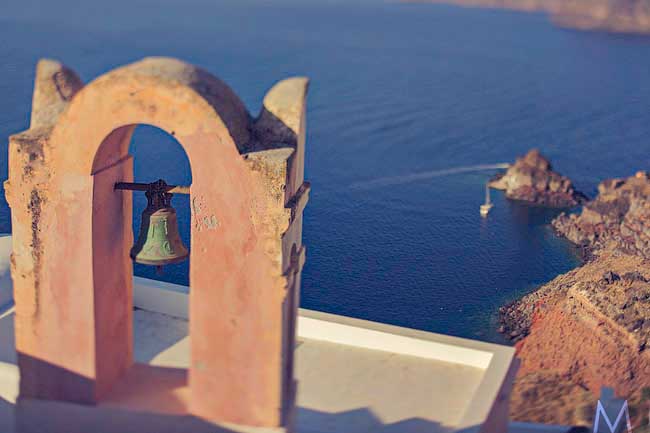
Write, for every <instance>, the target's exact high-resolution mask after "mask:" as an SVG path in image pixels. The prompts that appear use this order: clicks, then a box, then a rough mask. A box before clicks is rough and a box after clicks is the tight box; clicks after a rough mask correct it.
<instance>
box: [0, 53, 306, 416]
mask: <svg viewBox="0 0 650 433" xmlns="http://www.w3.org/2000/svg"><path fill="white" fill-rule="evenodd" d="M52 67H53V66H52V65H51V64H45V65H42V64H39V68H40V69H47V68H52ZM60 69H61V70H63V72H62V73H64V78H65V76H66V75H65V73H68V74H70V73H71V72H70V71H69V70H67V68H63V67H61V68H60ZM52 77H54V75H52ZM41 79H42V81H43V83H45V84H43V86H44V87H42V88H41V89H39V82H40V81H39V80H41ZM57 79H58V80H59V81H61V76H60V74H59V76H58V78H57ZM64 82H66V81H65V80H64ZM67 82H69V83H70V86H69V87H70V89H68V91H67V92H66V94H67V95H68V97H67V98H63V97H61V98H59V100H60V101H62V102H61V103H63V104H65V107H63V108H62V109H56V110H51V111H52V112H53V113H54V114H53V115H52V116H50V117H49V118H48V117H47V116H40V117H39V116H33V117H34V118H38V119H39V125H32V128H31V129H30V130H29V131H26V132H25V133H22V134H19V135H17V136H13V137H12V139H11V146H10V154H11V161H10V166H11V168H10V176H9V177H10V178H9V182H8V183H7V185H6V190H7V197H8V201H9V202H10V204H11V206H12V209H15V208H20V206H16V204H18V202H27V203H26V204H27V206H26V208H25V209H24V210H21V211H19V212H12V222H13V223H14V228H15V229H14V252H15V253H14V255H15V266H14V272H13V273H14V277H15V279H16V286H20V285H21V284H22V285H23V286H24V287H25V288H26V290H24V293H23V295H22V297H21V296H17V299H16V306H17V328H18V331H17V340H16V344H17V348H18V351H19V354H20V355H19V357H20V361H19V364H20V369H21V397H23V398H41V399H43V398H45V399H52V400H63V401H75V402H81V403H86V404H98V403H101V401H102V398H103V397H104V396H106V395H107V394H109V393H110V390H111V389H112V388H113V386H114V385H115V384H116V383H117V382H118V381H119V380H120V379H121V378H122V377H124V375H125V374H126V373H127V372H128V371H129V369H130V368H131V365H132V363H133V360H132V354H131V352H130V344H131V341H132V338H131V334H130V333H131V332H132V330H131V323H132V321H131V320H130V317H131V314H132V313H131V310H132V300H131V299H132V296H131V295H132V293H131V291H132V287H131V286H132V282H131V276H132V267H131V262H130V260H129V259H128V249H129V248H130V247H131V245H132V241H133V234H132V232H131V198H130V195H129V193H124V192H116V191H114V190H113V185H114V184H115V183H116V182H119V181H126V182H128V181H132V180H133V179H132V175H133V171H132V170H133V169H132V159H131V157H130V156H129V155H128V147H129V143H130V138H131V134H132V132H133V129H134V128H135V126H136V125H138V124H148V125H153V126H156V127H158V128H160V129H162V130H163V131H166V132H167V133H169V134H170V135H172V136H174V137H175V138H176V140H177V141H178V142H179V143H180V144H181V146H183V148H184V150H185V152H186V154H187V156H188V159H189V162H190V166H191V169H192V178H193V181H192V185H191V192H190V195H191V197H190V200H191V203H192V236H191V239H192V241H191V246H190V249H191V255H190V287H191V290H190V338H191V366H190V368H189V371H188V386H189V398H188V402H187V406H188V412H189V413H191V414H193V415H198V416H200V417H203V418H205V419H209V420H212V421H215V422H230V423H238V424H245V425H253V426H279V425H282V424H283V423H284V422H285V420H286V414H287V413H288V411H289V410H290V406H292V404H293V395H294V394H295V392H293V391H291V390H292V387H291V386H286V382H287V381H292V377H293V376H292V372H291V371H289V370H290V369H291V366H292V363H291V362H289V361H287V357H289V358H291V357H292V356H293V355H292V353H289V354H287V353H286V352H287V351H292V348H290V347H287V346H286V344H285V343H284V342H285V341H287V340H286V335H285V334H286V333H287V332H293V330H292V329H290V328H291V327H295V320H293V319H292V320H291V321H290V322H289V320H290V318H288V317H286V314H283V305H284V304H285V299H286V297H287V296H292V291H291V288H292V287H295V286H296V284H295V283H294V282H293V279H295V278H294V277H292V281H291V282H290V281H288V278H287V275H288V274H287V272H286V269H285V268H286V266H287V264H290V265H291V266H295V263H293V262H294V261H293V260H291V259H289V257H287V252H286V249H287V248H286V245H293V244H295V243H296V242H297V243H298V245H299V246H300V247H301V245H302V243H301V241H300V239H299V238H300V237H301V232H302V224H301V220H302V216H301V215H302V209H303V208H304V203H305V202H306V198H307V194H306V193H307V192H308V185H306V184H305V185H303V184H302V172H303V161H302V158H303V157H302V155H303V153H304V152H303V151H302V146H304V131H300V130H292V129H291V128H292V127H293V128H294V129H295V128H296V127H295V126H293V125H295V124H296V122H295V118H296V117H298V118H299V119H302V121H298V125H299V126H298V128H303V127H304V96H305V93H306V86H307V82H306V80H304V79H292V80H285V81H283V82H281V83H280V84H279V85H278V86H276V87H274V89H272V90H271V91H270V92H269V95H270V96H269V95H267V97H269V98H270V102H273V100H279V101H280V102H278V104H275V105H274V104H273V103H266V99H265V108H264V112H268V113H271V114H273V116H272V119H271V120H269V119H268V115H265V114H262V115H260V117H259V119H257V120H254V119H252V117H251V116H250V115H249V113H248V111H247V110H246V108H245V107H244V105H243V103H242V102H241V101H240V100H239V98H238V97H237V96H236V95H235V94H234V92H232V90H231V89H230V88H229V87H228V86H226V85H225V84H224V83H223V82H221V81H220V80H218V79H217V78H215V77H213V76H212V75H210V74H209V73H207V72H205V71H203V70H201V69H199V68H197V67H195V66H191V65H188V64H186V63H183V62H180V61H178V60H175V59H168V58H149V59H145V60H143V61H140V62H137V63H134V64H131V65H127V66H125V67H122V68H118V69H115V70H113V71H111V72H108V73H106V74H105V75H102V76H101V77H99V78H97V79H96V80H94V81H93V82H91V83H89V84H88V85H86V86H84V87H81V84H80V80H78V78H77V79H76V80H74V79H70V80H68V81H67ZM287 82H289V84H288V86H287ZM55 84H56V83H55ZM47 85H50V84H49V83H48V81H47V77H45V78H43V77H42V76H41V75H39V74H38V72H37V85H36V89H35V98H34V101H37V99H38V98H37V97H36V96H37V94H39V92H40V94H43V93H44V92H45V91H46V90H47V89H46V87H45V86H47ZM59 88H60V86H56V89H57V91H58V89H59ZM278 88H280V90H279V91H278ZM283 88H288V89H290V92H289V94H287V92H285V91H284V90H282V89H283ZM296 89H297V91H296ZM300 89H302V90H300ZM70 95H72V96H70ZM274 95H275V96H274ZM54 96H56V95H54ZM52 99H53V98H50V99H49V102H50V103H49V104H48V105H49V106H51V105H52V103H51V102H52V101H51V100H52ZM54 99H55V100H56V98H54ZM288 105H289V106H292V105H295V107H294V109H293V110H289V111H286V110H284V111H283V109H286V108H287V106H288ZM277 107H280V108H283V109H278V108H277ZM37 108H38V107H35V109H36V111H37V112H38V110H37ZM33 111H34V109H33ZM43 119H45V120H43ZM262 120H263V122H264V129H263V130H262V129H261V128H260V127H259V126H258V125H260V124H261V122H262ZM48 121H49V124H47V122H48ZM273 122H275V123H273ZM287 125H289V126H287ZM35 126H37V127H35ZM287 128H288V130H289V134H288V136H287V137H289V139H283V138H282V137H280V138H279V137H278V136H277V134H275V131H282V133H283V134H284V135H285V136H286V135H287ZM291 132H292V133H293V135H292V134H291ZM274 134H275V135H274ZM279 140H281V141H279ZM278 141H279V142H278ZM283 143H284V144H283ZM297 149H298V150H299V151H296V150H297ZM296 155H300V156H299V158H298V159H297V158H296ZM297 183H298V184H299V185H301V186H295V187H294V185H296V184H297ZM19 184H20V186H18V185H19ZM203 217H208V219H209V220H210V221H214V220H216V221H218V224H216V225H214V224H211V225H210V226H209V227H208V226H205V225H204V224H202V221H203ZM294 254H295V253H294ZM287 259H289V260H287ZM215 263H217V264H220V265H217V266H215ZM18 291H19V290H18V287H17V292H18ZM288 292H289V295H288V294H287V293H288ZM116 300H117V301H116ZM215 312H219V314H215ZM294 319H295V318H294ZM53 323H57V326H55V327H53V326H52V324H53ZM288 324H289V326H288ZM216 342H218V344H216ZM71 353H74V354H75V355H74V356H70V354H71Z"/></svg>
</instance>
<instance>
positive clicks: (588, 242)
mask: <svg viewBox="0 0 650 433" xmlns="http://www.w3.org/2000/svg"><path fill="white" fill-rule="evenodd" d="M552 224H553V227H554V228H555V230H556V231H557V232H558V233H559V234H560V235H562V236H565V237H566V238H567V239H569V240H570V241H571V242H573V243H575V244H578V245H582V246H583V247H585V248H586V250H587V251H588V252H589V253H591V254H595V255H598V254H599V253H600V251H605V250H612V251H617V252H620V253H625V254H632V255H640V256H642V257H645V258H650V174H648V173H646V172H643V171H640V172H638V173H637V174H636V175H635V176H633V177H630V178H627V179H608V180H605V181H603V182H601V184H600V185H599V186H598V197H596V199H595V200H593V201H591V202H589V203H587V204H586V205H585V206H584V207H583V209H582V213H580V214H570V215H567V214H561V215H560V216H559V217H557V218H556V219H555V220H554V221H553V223H552Z"/></svg>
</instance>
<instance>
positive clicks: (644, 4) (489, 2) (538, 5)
mask: <svg viewBox="0 0 650 433" xmlns="http://www.w3.org/2000/svg"><path fill="white" fill-rule="evenodd" d="M401 1H402V2H403V3H421V4H423V3H432V4H449V5H455V6H461V7H467V8H485V9H506V10H513V11H519V12H528V13H531V12H542V13H545V14H546V15H547V16H548V18H549V20H550V22H551V23H553V24H554V25H555V26H557V27H561V28H567V29H574V30H581V31H601V32H609V33H625V34H640V35H650V2H648V0H596V1H593V2H591V3H588V2H585V1H580V0H572V1H561V0H401Z"/></svg>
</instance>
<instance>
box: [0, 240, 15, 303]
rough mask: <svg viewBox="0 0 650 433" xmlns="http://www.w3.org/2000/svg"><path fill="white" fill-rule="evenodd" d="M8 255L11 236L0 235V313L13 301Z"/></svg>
mask: <svg viewBox="0 0 650 433" xmlns="http://www.w3.org/2000/svg"><path fill="white" fill-rule="evenodd" d="M10 255H11V235H7V234H4V235H0V313H2V312H3V311H4V310H5V309H6V308H7V307H8V306H9V305H10V304H11V303H12V301H13V284H12V281H11V266H10V263H11V262H10Z"/></svg>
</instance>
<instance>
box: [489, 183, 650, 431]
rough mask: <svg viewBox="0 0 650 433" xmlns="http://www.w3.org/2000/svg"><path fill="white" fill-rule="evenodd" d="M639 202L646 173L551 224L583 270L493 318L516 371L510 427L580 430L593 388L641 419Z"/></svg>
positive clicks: (648, 226)
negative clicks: (610, 392) (511, 350)
mask: <svg viewBox="0 0 650 433" xmlns="http://www.w3.org/2000/svg"><path fill="white" fill-rule="evenodd" d="M649 193H650V174H648V173H646V172H638V173H637V174H636V175H635V176H632V177H629V178H626V179H609V180H605V181H603V182H601V183H600V185H599V187H598V196H597V197H596V198H594V199H593V200H591V201H589V202H588V203H586V204H585V205H584V206H583V207H582V209H581V210H580V211H579V212H578V213H573V214H569V215H567V214H565V213H562V214H560V215H559V216H558V217H557V218H555V219H554V220H553V222H552V226H553V229H554V231H555V233H556V234H557V235H558V236H561V237H564V238H566V239H567V240H569V241H571V242H572V243H573V244H575V245H577V246H579V247H581V248H582V250H583V251H584V252H585V253H586V256H585V257H584V259H583V263H582V264H581V265H580V266H578V267H576V268H575V269H574V270H572V271H569V272H567V273H565V274H563V275H560V276H558V277H556V278H554V279H553V280H551V281H549V282H547V283H545V284H543V285H542V286H540V287H539V288H538V289H537V290H535V291H533V292H532V293H529V294H527V295H525V296H523V297H522V298H520V299H518V300H515V301H514V302H511V303H509V304H507V305H504V306H503V307H501V308H500V309H499V315H500V322H501V326H502V329H501V331H503V333H504V334H506V335H507V336H509V337H510V338H511V340H513V341H515V347H516V350H517V354H518V357H519V358H520V360H521V362H522V364H521V369H520V371H519V373H518V376H517V379H516V382H515V387H514V392H513V398H512V406H511V416H512V417H513V419H516V420H520V421H523V420H525V421H534V422H541V421H543V422H553V423H560V424H573V425H581V426H588V425H590V422H591V419H590V416H591V415H593V413H594V412H593V408H594V407H595V406H594V405H595V403H596V401H597V396H598V395H599V393H600V389H601V388H602V387H612V388H613V389H614V390H615V392H616V394H617V395H619V396H621V397H623V398H626V399H627V400H628V401H629V404H630V407H631V408H632V409H631V410H633V411H635V413H636V415H632V418H633V422H634V423H636V424H638V423H639V422H641V418H642V416H641V415H640V414H643V413H647V410H646V409H647V408H646V406H648V404H649V403H650V402H649V401H648V396H650V351H649V350H646V348H647V347H648V345H649V344H650V271H648V269H650V218H649V216H650V202H648V201H647V200H646V197H647V196H648V194H649ZM568 395H570V396H571V398H567V396H568ZM560 409H561V410H560Z"/></svg>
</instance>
